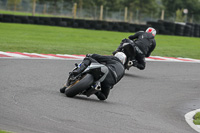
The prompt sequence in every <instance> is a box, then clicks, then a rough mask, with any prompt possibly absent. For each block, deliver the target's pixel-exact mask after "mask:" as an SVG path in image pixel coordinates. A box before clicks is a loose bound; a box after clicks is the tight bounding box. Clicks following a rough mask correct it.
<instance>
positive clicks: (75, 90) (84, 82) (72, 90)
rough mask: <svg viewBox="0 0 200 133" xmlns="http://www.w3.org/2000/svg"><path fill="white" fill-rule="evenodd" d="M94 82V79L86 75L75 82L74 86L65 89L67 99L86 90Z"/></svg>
mask: <svg viewBox="0 0 200 133" xmlns="http://www.w3.org/2000/svg"><path fill="white" fill-rule="evenodd" d="M93 82H94V78H93V76H92V75H91V74H86V75H85V76H84V77H83V78H82V79H80V80H77V81H76V82H75V83H74V84H72V85H70V86H69V87H67V88H66V90H65V94H66V96H67V97H74V96H76V95H77V94H79V93H81V92H83V91H84V90H86V89H88V88H89V87H90V86H91V85H92V84H93Z"/></svg>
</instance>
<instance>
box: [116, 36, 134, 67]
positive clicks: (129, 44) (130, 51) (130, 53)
mask: <svg viewBox="0 0 200 133" xmlns="http://www.w3.org/2000/svg"><path fill="white" fill-rule="evenodd" d="M117 52H123V53H124V54H125V55H126V57H127V59H126V62H125V63H124V68H125V69H127V70H129V68H130V67H132V66H133V60H135V56H136V52H135V47H134V42H133V41H132V40H130V39H123V40H122V42H121V44H120V46H119V48H118V50H117V51H115V52H113V55H115V54H116V53H117Z"/></svg>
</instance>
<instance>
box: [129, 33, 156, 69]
mask: <svg viewBox="0 0 200 133" xmlns="http://www.w3.org/2000/svg"><path fill="white" fill-rule="evenodd" d="M128 38H129V39H130V40H134V39H135V41H134V43H135V44H134V47H135V50H136V57H135V59H136V60H137V63H136V64H135V66H136V67H137V68H139V69H140V70H143V69H145V66H146V62H145V57H149V56H150V54H151V52H152V51H153V50H154V49H155V47H156V41H155V39H154V36H153V35H152V34H151V33H147V32H144V31H139V32H137V33H135V34H134V35H131V36H129V37H128Z"/></svg>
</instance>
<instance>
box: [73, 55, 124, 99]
mask: <svg viewBox="0 0 200 133" xmlns="http://www.w3.org/2000/svg"><path fill="white" fill-rule="evenodd" d="M119 53H122V52H119ZM122 54H123V55H124V56H125V54H124V53H122ZM119 56H120V57H119V58H118V57H117V56H102V55H98V54H87V55H86V58H84V60H83V61H82V63H81V65H80V67H79V68H78V69H75V70H74V71H73V72H72V73H73V74H74V75H78V74H79V73H81V72H82V71H84V70H85V68H87V66H89V65H90V63H91V62H99V63H101V64H104V65H105V66H107V67H108V70H109V72H108V74H107V76H106V78H105V79H104V81H103V82H101V91H98V92H97V93H95V95H96V96H97V97H98V99H99V100H106V99H107V97H108V95H109V92H110V89H112V88H113V86H114V85H115V84H117V83H118V82H119V81H120V80H121V78H122V77H123V76H124V72H125V69H124V65H123V64H122V61H121V60H125V58H126V57H125V58H123V57H122V56H121V55H119ZM122 58H123V59H122ZM124 62H125V61H124Z"/></svg>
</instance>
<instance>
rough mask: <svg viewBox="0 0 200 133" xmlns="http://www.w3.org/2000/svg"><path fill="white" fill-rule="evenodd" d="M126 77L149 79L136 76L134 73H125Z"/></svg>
mask: <svg viewBox="0 0 200 133" xmlns="http://www.w3.org/2000/svg"><path fill="white" fill-rule="evenodd" d="M124 76H126V77H132V78H140V79H149V78H148V77H144V76H141V75H134V74H132V73H125V75H124Z"/></svg>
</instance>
